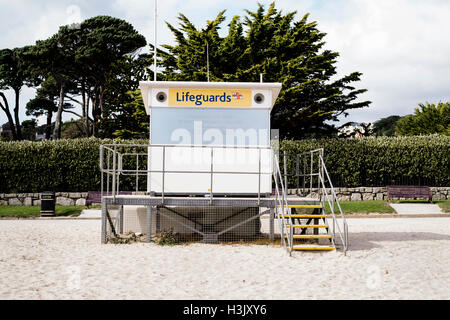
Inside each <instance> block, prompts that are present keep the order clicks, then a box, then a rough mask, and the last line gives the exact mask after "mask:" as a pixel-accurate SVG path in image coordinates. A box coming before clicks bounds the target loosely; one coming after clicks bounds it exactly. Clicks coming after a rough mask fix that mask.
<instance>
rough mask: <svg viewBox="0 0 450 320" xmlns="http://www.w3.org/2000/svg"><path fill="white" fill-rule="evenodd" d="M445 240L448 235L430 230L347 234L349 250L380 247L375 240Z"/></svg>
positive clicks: (448, 239)
mask: <svg viewBox="0 0 450 320" xmlns="http://www.w3.org/2000/svg"><path fill="white" fill-rule="evenodd" d="M424 240H444V241H445V240H446V241H450V235H447V234H439V233H432V232H356V233H350V234H349V244H350V245H349V248H348V250H349V251H359V250H369V249H372V248H382V247H383V245H381V244H378V243H376V242H383V241H424Z"/></svg>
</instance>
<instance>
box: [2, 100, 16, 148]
mask: <svg viewBox="0 0 450 320" xmlns="http://www.w3.org/2000/svg"><path fill="white" fill-rule="evenodd" d="M0 96H1V97H2V99H3V102H4V104H5V105H4V106H3V105H2V104H1V103H0V107H1V109H2V110H3V111H4V112H5V113H6V117H7V118H8V122H9V125H10V127H11V131H12V135H13V139H14V140H17V133H16V126H15V125H14V120H13V117H12V114H11V111H10V110H9V104H8V100H6V97H5V94H4V93H3V92H0Z"/></svg>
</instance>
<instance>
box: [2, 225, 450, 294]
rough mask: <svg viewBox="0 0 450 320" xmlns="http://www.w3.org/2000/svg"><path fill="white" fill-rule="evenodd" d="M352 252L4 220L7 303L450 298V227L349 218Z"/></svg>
mask: <svg viewBox="0 0 450 320" xmlns="http://www.w3.org/2000/svg"><path fill="white" fill-rule="evenodd" d="M348 222H349V227H350V232H351V233H350V237H351V238H350V241H351V243H350V244H351V248H350V251H349V252H348V254H347V256H346V257H345V256H344V255H343V254H342V253H341V252H328V253H310V252H305V253H303V252H298V253H294V255H293V257H292V258H289V257H288V256H287V254H286V253H285V252H284V251H283V250H282V249H281V248H278V247H268V246H257V245H253V246H244V245H226V246H222V245H207V244H194V245H189V246H174V247H161V246H158V245H155V244H145V243H139V244H131V245H112V244H108V245H101V244H100V221H98V220H84V221H83V220H69V221H57V220H46V221H42V220H41V221H39V220H26V221H18V220H1V221H0V270H1V274H0V298H1V299H73V298H76V299H449V298H450V218H413V219H374V218H372V219H349V220H348Z"/></svg>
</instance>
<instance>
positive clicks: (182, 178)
mask: <svg viewBox="0 0 450 320" xmlns="http://www.w3.org/2000/svg"><path fill="white" fill-rule="evenodd" d="M140 90H141V93H142V98H143V100H144V105H145V109H146V112H147V114H148V115H149V116H150V137H149V144H145V145H136V144H120V145H119V144H110V145H102V146H101V147H100V170H101V172H102V175H101V177H102V183H101V184H102V192H103V197H102V239H101V240H102V243H106V242H108V241H109V240H112V239H115V238H120V237H121V236H123V235H124V234H127V233H130V232H132V233H136V232H139V233H142V234H145V239H146V241H147V242H151V241H152V240H153V238H154V237H155V236H156V237H158V236H161V235H162V234H167V233H170V234H171V235H172V236H176V237H177V238H178V239H182V240H185V241H203V242H207V243H218V242H221V241H242V240H255V239H260V238H262V237H265V236H268V237H270V239H274V238H275V233H277V234H279V236H280V238H281V242H282V244H283V246H284V248H286V250H287V251H288V252H289V253H291V252H292V251H293V250H333V249H334V248H335V247H336V245H338V244H339V245H340V246H341V247H342V248H343V250H344V252H345V250H346V249H347V245H348V243H347V224H346V222H345V217H344V216H343V214H342V210H341V209H340V206H339V202H338V201H337V198H336V194H335V193H334V190H333V187H332V185H331V181H329V177H328V173H327V172H326V168H325V165H324V161H323V149H319V150H314V151H311V152H307V153H304V154H301V155H295V159H293V160H292V159H288V158H287V156H286V155H284V157H283V166H282V168H283V173H282V171H281V170H280V164H279V157H278V152H279V151H278V150H277V147H276V145H274V141H272V140H271V133H270V132H271V130H270V112H271V110H272V108H273V106H274V104H275V101H276V99H277V97H278V94H279V93H280V90H281V84H280V83H241V82H232V83H226V82H163V81H152V82H141V83H140ZM288 162H289V164H290V167H292V164H294V165H295V173H292V174H289V169H288V167H289V166H288ZM291 171H292V170H291ZM124 181H126V182H127V185H130V183H134V188H133V189H134V190H122V191H121V190H120V184H121V182H124ZM288 183H290V184H292V183H297V188H296V189H297V192H296V193H297V194H296V195H289V196H288V192H287V186H288ZM327 183H328V185H327ZM143 189H144V190H143ZM123 191H125V192H123ZM130 191H131V193H132V194H130ZM124 193H127V194H124ZM325 202H328V203H329V206H330V208H331V215H330V218H331V219H332V222H333V223H332V225H328V222H327V216H326V215H325V211H324V208H325V207H324V206H325ZM336 204H337V207H338V210H339V212H338V214H339V218H340V219H337V215H335V213H334V210H335V209H334V208H335V205H336ZM266 225H267V226H266ZM266 227H267V230H268V232H264V229H265V228H266ZM321 241H325V243H321Z"/></svg>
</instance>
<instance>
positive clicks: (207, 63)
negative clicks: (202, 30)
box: [206, 40, 209, 82]
mask: <svg viewBox="0 0 450 320" xmlns="http://www.w3.org/2000/svg"><path fill="white" fill-rule="evenodd" d="M206 70H207V77H208V82H209V45H208V40H206Z"/></svg>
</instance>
